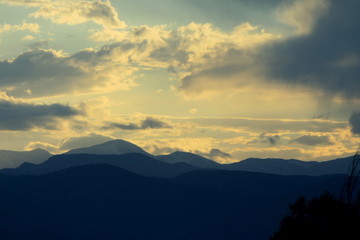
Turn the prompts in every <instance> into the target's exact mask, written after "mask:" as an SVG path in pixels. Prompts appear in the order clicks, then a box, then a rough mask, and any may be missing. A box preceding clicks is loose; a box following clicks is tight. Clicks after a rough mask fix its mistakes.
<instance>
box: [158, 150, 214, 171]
mask: <svg viewBox="0 0 360 240" xmlns="http://www.w3.org/2000/svg"><path fill="white" fill-rule="evenodd" d="M156 159H158V160H160V161H163V162H167V163H180V162H184V163H188V164H190V165H192V166H195V167H199V168H221V165H220V164H219V163H217V162H214V161H212V160H210V159H207V158H204V157H202V156H199V155H197V154H193V153H189V152H180V151H177V152H174V153H171V154H168V155H160V156H156Z"/></svg>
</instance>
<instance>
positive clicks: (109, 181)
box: [0, 165, 236, 240]
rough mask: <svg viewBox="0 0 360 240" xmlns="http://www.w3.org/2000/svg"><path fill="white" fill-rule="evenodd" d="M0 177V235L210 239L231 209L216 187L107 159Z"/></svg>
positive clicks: (15, 237) (218, 235) (216, 236)
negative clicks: (43, 172) (127, 168)
mask: <svg viewBox="0 0 360 240" xmlns="http://www.w3.org/2000/svg"><path fill="white" fill-rule="evenodd" d="M0 180H1V181H0V194H1V196H2V197H1V198H0V212H1V214H0V234H1V239H13V240H18V239H19V240H20V239H21V240H24V239H37V240H42V239H44V240H45V239H46V240H48V239H52V240H57V239H68V240H72V239H74V240H75V239H76V240H79V239H94V240H95V239H97V240H98V239H108V240H115V239H116V240H118V239H123V240H127V239H139V240H140V239H141V240H145V239H146V240H148V239H159V240H162V239H163V240H172V239H174V240H175V239H176V240H183V239H189V240H190V239H194V240H195V239H204V240H205V239H214V240H215V239H221V236H222V233H223V228H224V225H226V224H228V222H226V220H227V219H229V218H228V215H229V214H231V213H232V212H233V211H235V212H236V208H234V206H235V202H234V200H233V199H231V198H229V197H227V196H226V195H224V194H220V193H219V192H217V191H213V190H208V189H204V188H197V187H192V186H188V185H184V184H181V183H176V182H175V181H173V180H166V179H155V178H147V177H143V176H140V175H137V174H133V173H131V172H128V171H125V170H122V169H118V168H116V167H113V166H109V165H88V166H81V167H74V168H69V169H65V170H61V171H59V172H55V173H51V174H46V175H42V176H6V175H5V176H4V175H0ZM230 206H231V207H230Z"/></svg>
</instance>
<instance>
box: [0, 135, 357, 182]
mask: <svg viewBox="0 0 360 240" xmlns="http://www.w3.org/2000/svg"><path fill="white" fill-rule="evenodd" d="M2 152H4V154H3V155H1V158H0V160H1V162H0V163H2V164H3V165H1V164H0V167H1V166H2V168H8V169H3V170H0V172H3V173H13V174H24V173H26V174H32V173H34V174H42V173H48V172H51V171H56V170H60V169H64V168H67V167H71V166H78V165H85V164H90V163H91V164H97V163H100V164H104V163H106V164H110V165H114V166H118V167H122V168H124V169H127V170H129V171H133V172H136V173H139V174H143V175H146V176H159V177H173V176H175V175H176V174H179V173H184V172H187V171H192V170H194V169H198V168H201V169H221V170H240V171H251V172H263V173H272V174H280V175H310V176H320V175H326V174H347V173H348V171H349V166H350V163H351V161H352V159H353V157H347V158H339V159H334V160H329V161H323V162H316V161H301V160H296V159H288V160H285V159H273V158H268V159H259V158H249V159H245V160H242V161H239V162H234V163H230V164H220V163H217V162H215V161H212V160H210V159H207V158H205V157H202V156H199V155H197V154H193V153H188V152H174V153H171V154H168V155H160V156H154V155H151V154H150V153H148V152H146V151H145V150H143V149H142V148H140V147H138V146H136V145H135V144H132V143H130V142H127V141H124V140H113V141H109V142H105V143H102V144H98V145H94V146H91V147H86V148H78V149H73V150H70V151H68V152H66V153H64V154H60V155H55V156H52V155H51V154H50V153H48V152H46V151H45V150H41V149H37V150H34V151H30V152H10V151H2ZM2 152H1V153H2ZM5 153H6V154H5ZM10 153H11V154H10ZM126 154H127V155H126ZM110 155H112V157H111V156H110ZM121 155H126V156H121ZM99 156H101V157H99ZM45 160H46V161H45ZM16 167H17V168H16Z"/></svg>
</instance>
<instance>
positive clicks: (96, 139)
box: [25, 133, 114, 154]
mask: <svg viewBox="0 0 360 240" xmlns="http://www.w3.org/2000/svg"><path fill="white" fill-rule="evenodd" d="M111 140H114V138H113V137H109V136H105V135H101V134H98V133H90V134H88V135H85V136H77V137H69V138H65V139H63V140H61V141H60V143H59V144H51V143H47V142H41V141H30V142H29V143H28V144H27V145H26V147H25V150H33V149H36V148H42V149H45V150H47V151H49V152H51V153H54V154H60V153H63V152H64V151H68V150H71V149H75V148H84V147H90V146H93V145H97V144H101V143H104V142H107V141H111Z"/></svg>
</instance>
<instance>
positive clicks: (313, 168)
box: [220, 157, 353, 176]
mask: <svg viewBox="0 0 360 240" xmlns="http://www.w3.org/2000/svg"><path fill="white" fill-rule="evenodd" d="M352 159H353V157H346V158H339V159H335V160H330V161H324V162H315V161H300V160H296V159H290V160H284V159H272V158H269V159H259V158H249V159H246V160H243V161H240V162H235V163H231V164H224V165H222V166H221V167H220V168H221V169H227V170H243V171H252V172H263V173H273V174H281V175H310V176H320V175H326V174H347V173H348V170H349V166H350V163H351V161H352Z"/></svg>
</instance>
